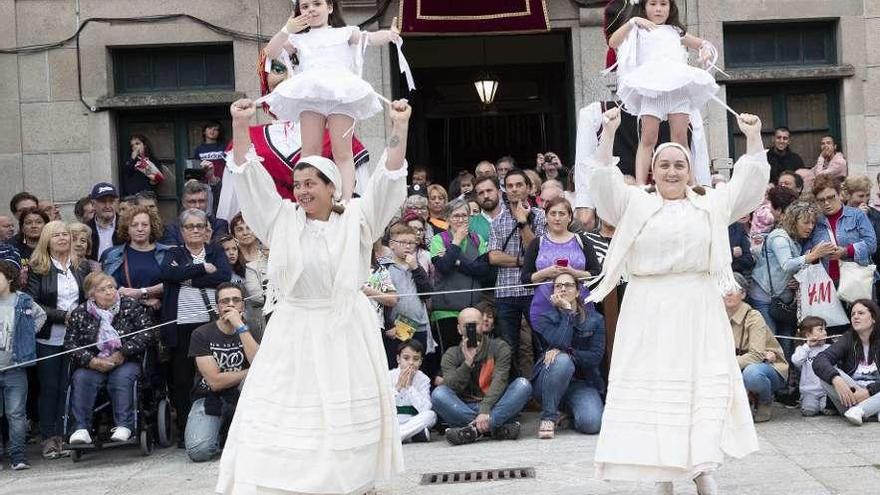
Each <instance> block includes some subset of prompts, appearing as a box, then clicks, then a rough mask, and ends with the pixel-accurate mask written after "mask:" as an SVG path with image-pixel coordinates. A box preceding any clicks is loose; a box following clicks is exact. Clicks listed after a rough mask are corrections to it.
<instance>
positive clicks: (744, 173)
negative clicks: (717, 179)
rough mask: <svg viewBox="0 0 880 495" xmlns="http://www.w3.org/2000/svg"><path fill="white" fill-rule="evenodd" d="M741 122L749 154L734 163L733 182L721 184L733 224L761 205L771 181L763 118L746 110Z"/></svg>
mask: <svg viewBox="0 0 880 495" xmlns="http://www.w3.org/2000/svg"><path fill="white" fill-rule="evenodd" d="M737 123H738V124H739V128H740V130H741V131H742V133H743V134H745V136H746V154H745V155H743V156H741V157H740V158H739V160H737V161H736V164H735V165H734V166H733V176H732V177H731V179H730V182H729V183H728V184H726V185H723V184H722V185H719V190H723V189H726V190H727V194H728V201H729V203H730V216H729V218H728V220H729V223H733V222H735V221H736V220H737V219H739V218H742V217H743V216H745V215H746V214H748V213H751V212H752V211H754V210H755V208H757V207H758V206H759V205H760V204H761V201H763V199H764V191H765V190H766V186H767V182H769V180H770V164H769V163H767V153H766V151H765V150H764V142H763V141H762V140H761V119H759V118H758V117H757V116H755V115H751V114H747V113H743V114H740V116H739V118H738V119H737Z"/></svg>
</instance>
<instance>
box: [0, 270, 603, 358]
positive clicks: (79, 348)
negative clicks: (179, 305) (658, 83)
mask: <svg viewBox="0 0 880 495" xmlns="http://www.w3.org/2000/svg"><path fill="white" fill-rule="evenodd" d="M597 278H598V276H595V277H582V278H580V279H578V280H581V281H583V282H590V281H592V280H596V279H597ZM552 283H553V282H552V281H547V282H536V283H531V284H516V285H505V286H501V287H481V288H479V289H459V290H446V291H433V292H420V293H418V292H417V293H413V294H398V293H394V294H380V295H375V296H366V297H367V299H378V298H380V297H384V296H386V295H396V296H397V297H408V296H419V297H429V296H439V295H444V294H462V293H466V292H484V291H494V290H496V289H517V288H530V287H537V286H540V285H547V284H552ZM262 295H263V294H254V295H252V296H248V297H245V298H242V300H243V301H248V300H250V299H253V298H255V297H258V296H262ZM216 312H217V310H216V309H215V308H211V309H208V310H204V311H197V312H195V314H196V315H202V314H209V313H216ZM177 321H178V320H177V319H174V320H169V321H166V322H163V323H159V324H157V325H153V326H150V327H147V328H142V329H140V330H137V331H134V332H131V333H127V334H125V335H120V336H119V337H118V340H122V339H126V338H128V337H134V336H135V335H139V334H142V333H146V332H150V331H152V330H156V329H157V328H161V327H164V326H167V325H171V324H174V323H177ZM111 340H117V339H106V340H102V341H96V342H95V343H94V344H88V345H83V346H80V347H75V348H73V349H65V350H64V351H61V352H56V353H54V354H49V355H48V356H43V357H39V358H36V359H31V360H28V361H24V362H21V363H17V364H13V365H10V366H7V367H5V368H0V373H3V372H5V371H8V370H11V369H16V368H21V367H25V366H30V365H32V364H35V363H38V362H40V361H46V360H48V359H54V358H56V357H61V356H65V355H67V354H72V353H74V352H79V351H83V350H86V349H91V348H94V347H95V346H97V345H100V344H103V343H105V342H109V341H111Z"/></svg>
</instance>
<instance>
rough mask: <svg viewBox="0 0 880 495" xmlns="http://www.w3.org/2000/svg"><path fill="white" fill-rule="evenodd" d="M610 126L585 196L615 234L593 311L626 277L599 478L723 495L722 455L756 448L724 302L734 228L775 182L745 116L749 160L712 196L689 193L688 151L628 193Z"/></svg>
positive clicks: (673, 152) (613, 120) (675, 150)
mask: <svg viewBox="0 0 880 495" xmlns="http://www.w3.org/2000/svg"><path fill="white" fill-rule="evenodd" d="M605 122H606V123H605V125H604V129H603V134H602V138H601V142H600V144H599V148H598V151H597V152H596V156H595V158H594V160H593V163H591V164H590V166H591V168H590V170H589V172H588V175H589V182H588V189H589V194H590V196H591V197H592V198H593V199H594V200H595V202H596V207H597V213H598V215H599V216H600V217H601V218H602V220H604V221H606V222H609V223H611V224H612V225H616V226H617V230H616V232H615V235H614V239H613V241H612V242H611V245H610V246H609V250H608V254H607V257H606V258H605V263H604V266H603V270H602V276H603V279H602V282H601V283H600V285H599V286H598V287H597V288H596V290H595V291H594V292H593V294H592V295H591V296H590V298H589V300H591V301H601V300H602V299H603V298H604V297H605V295H606V294H607V293H608V292H609V291H610V290H612V289H614V287H615V286H616V285H617V281H618V280H620V277H621V275H622V274H624V273H626V274H628V276H629V285H628V287H627V290H626V296H625V298H624V300H623V306H622V307H621V310H620V319H619V320H618V324H617V333H616V336H615V339H614V354H613V357H612V360H611V370H610V373H609V384H608V397H607V404H606V406H605V413H604V415H603V417H602V429H601V432H600V435H599V442H598V445H597V447H596V475H597V477H598V478H601V479H607V480H629V481H655V482H657V490H658V493H672V481H673V480H677V479H693V480H694V481H695V482H696V483H697V490H698V493H700V494H702V495H705V494H712V493H717V487H716V485H715V481H714V478H713V477H712V474H711V473H712V472H713V471H714V470H715V469H717V468H718V467H720V465H721V464H722V462H723V461H724V456H725V455H729V456H733V457H742V456H744V455H746V454H749V453H751V452H753V451H755V450H757V448H758V442H757V436H756V434H755V429H754V425H753V423H752V418H751V414H750V409H749V403H748V398H747V395H746V391H745V388H744V387H743V382H742V376H741V374H740V371H739V366H738V365H737V362H736V356H735V354H734V344H733V338H732V334H731V331H730V323H729V322H728V319H727V314H726V312H725V309H724V304H723V301H722V294H725V293H727V292H730V291H731V290H734V289H735V288H736V283H735V281H734V279H733V273H732V272H731V270H730V263H731V258H730V246H729V241H728V236H727V226H728V225H729V224H730V223H732V222H734V221H736V219H738V218H740V217H741V216H743V215H745V214H747V213H748V212H750V211H752V210H754V209H755V208H756V207H757V206H758V205H759V204H760V203H761V200H762V198H763V195H764V188H765V186H766V184H767V181H768V177H769V173H770V166H769V165H768V164H767V158H766V153H765V152H764V149H763V146H762V143H761V134H760V130H761V122H760V120H759V119H758V118H757V117H755V116H752V115H745V114H743V115H742V116H741V117H740V119H739V127H740V129H741V130H742V131H743V133H744V134H745V135H746V138H747V142H748V150H747V152H746V155H744V156H743V157H741V158H740V159H739V160H738V161H737V163H736V166H735V167H734V173H733V177H732V178H731V180H730V182H729V183H728V184H721V185H719V187H718V189H715V190H703V188H701V187H693V188H692V187H689V183H691V184H692V183H693V168H692V167H691V166H690V164H691V162H690V156H689V153H688V151H687V149H686V148H684V147H683V146H681V145H679V144H676V143H666V144H663V145H661V146H660V147H658V149H657V151H656V152H655V154H654V157H653V160H652V172H653V174H654V178H655V181H656V191H651V190H645V189H643V188H640V187H636V186H627V185H626V184H625V183H624V179H623V174H622V173H621V172H620V170H619V169H618V168H617V167H615V166H613V165H612V156H611V147H612V143H613V141H614V134H615V132H616V130H617V127H618V125H619V123H620V111H619V110H618V109H613V110H609V111H608V112H606V114H605Z"/></svg>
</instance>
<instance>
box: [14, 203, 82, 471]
mask: <svg viewBox="0 0 880 495" xmlns="http://www.w3.org/2000/svg"><path fill="white" fill-rule="evenodd" d="M88 274H89V265H88V263H85V262H83V261H82V260H81V259H80V258H79V257H77V256H76V255H75V254H74V253H73V249H72V247H71V236H70V229H68V227H67V225H66V224H65V223H64V222H61V221H58V220H55V221H52V222H49V223H47V224H46V226H45V227H44V228H43V232H42V233H41V234H40V239H39V240H38V241H37V245H36V246H35V247H34V252H33V254H32V255H31V258H30V271H29V272H28V283H27V292H28V293H29V294H30V295H31V296H32V297H33V298H34V301H36V302H37V304H39V305H40V307H42V308H43V310H44V311H45V312H46V323H45V324H44V325H43V327H42V328H41V329H39V331H38V332H37V358H44V357H46V356H51V355H53V354H57V353H59V352H62V351H63V350H64V337H65V335H66V333H67V322H68V318H69V317H70V313H71V312H72V311H73V309H74V308H76V307H77V306H78V305H79V304H80V303H82V302H83V301H85V298H86V297H85V291H84V285H83V284H84V280H85V278H86V275H88ZM67 368H68V359H67V358H66V357H65V356H58V357H54V358H51V359H45V360H43V361H40V362H38V363H37V376H38V377H39V381H40V396H39V399H38V402H39V418H40V435H41V436H42V438H43V443H42V454H43V457H44V458H46V459H57V458H58V457H61V456H62V455H64V454H65V452H63V451H62V449H61V445H62V438H61V436H62V434H63V431H62V421H61V416H62V414H63V413H64V392H65V390H66V389H67V379H68V376H67Z"/></svg>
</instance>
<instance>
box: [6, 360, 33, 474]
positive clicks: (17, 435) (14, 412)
mask: <svg viewBox="0 0 880 495" xmlns="http://www.w3.org/2000/svg"><path fill="white" fill-rule="evenodd" d="M27 391H28V381H27V372H26V371H25V369H24V368H15V369H11V370H9V371H4V372H3V373H0V417H3V416H4V415H5V416H6V422H7V423H8V424H9V445H7V451H8V452H9V460H10V461H11V462H12V464H18V463H19V462H26V461H27V456H26V454H25V450H24V448H25V435H27V413H25V409H26V407H25V406H26V404H27ZM2 444H3V440H2V438H0V445H2ZM2 454H3V453H2V450H0V457H2Z"/></svg>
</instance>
